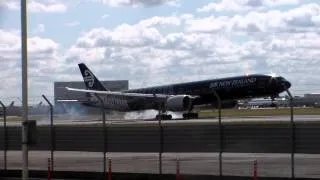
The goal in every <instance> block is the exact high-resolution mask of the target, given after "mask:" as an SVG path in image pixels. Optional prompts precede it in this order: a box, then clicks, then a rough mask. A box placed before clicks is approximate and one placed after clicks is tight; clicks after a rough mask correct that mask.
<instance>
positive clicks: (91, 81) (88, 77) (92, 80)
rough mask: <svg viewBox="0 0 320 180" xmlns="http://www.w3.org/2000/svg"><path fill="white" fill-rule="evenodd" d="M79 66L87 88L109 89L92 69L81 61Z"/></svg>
mask: <svg viewBox="0 0 320 180" xmlns="http://www.w3.org/2000/svg"><path fill="white" fill-rule="evenodd" d="M78 66H79V69H80V71H81V74H82V77H83V81H84V83H85V85H86V88H87V89H90V90H98V91H107V89H106V88H105V87H104V86H103V85H102V83H101V82H100V81H99V80H98V78H97V77H96V76H95V75H94V74H93V73H92V72H91V71H90V69H89V68H88V67H87V66H86V65H85V64H84V63H80V64H78Z"/></svg>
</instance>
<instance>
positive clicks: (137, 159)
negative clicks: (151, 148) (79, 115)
mask: <svg viewBox="0 0 320 180" xmlns="http://www.w3.org/2000/svg"><path fill="white" fill-rule="evenodd" d="M0 153H2V152H0ZM48 157H50V152H49V151H30V152H29V169H32V170H47V167H48V166H47V165H48ZM106 157H107V159H111V163H112V172H126V173H154V174H157V173H159V154H158V153H107V154H106ZM178 160H179V163H180V173H181V174H194V175H195V174H196V175H219V156H218V154H217V153H163V154H162V167H163V171H162V172H163V173H164V174H175V173H176V167H177V166H176V165H177V161H178ZM255 160H257V164H258V166H257V172H258V175H259V177H291V161H290V160H291V159H290V154H251V153H223V156H222V168H223V169H222V172H223V175H226V176H249V177H250V176H252V175H253V167H254V166H253V164H254V161H255ZM0 162H1V164H0V167H1V168H3V162H4V161H3V156H0ZM106 166H107V169H108V162H107V163H106ZM7 167H8V169H21V152H20V151H9V152H8V164H7ZM319 168H320V155H318V154H317V155H307V154H296V155H295V177H303V178H320V171H319ZM54 170H56V171H78V172H103V153H97V152H63V151H56V152H54ZM106 171H108V170H106Z"/></svg>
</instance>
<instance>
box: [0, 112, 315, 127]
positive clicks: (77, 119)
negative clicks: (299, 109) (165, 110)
mask: <svg viewBox="0 0 320 180" xmlns="http://www.w3.org/2000/svg"><path fill="white" fill-rule="evenodd" d="M30 119H31V120H32V117H30ZM293 119H294V122H313V123H315V122H320V115H295V116H293ZM53 120H54V125H90V124H91V125H92V124H102V120H101V116H97V115H96V116H74V117H72V118H70V117H64V116H61V117H54V119H53ZM221 120H222V123H242V122H265V123H269V122H270V123H273V122H290V116H289V115H288V116H246V117H221ZM106 122H107V124H108V125H111V124H113V125H121V124H127V125H133V124H135V125H157V124H158V120H155V119H108V116H107V117H106ZM161 122H162V124H164V125H166V124H168V125H170V124H177V123H178V124H208V123H209V124H210V123H211V124H216V123H217V122H218V117H213V118H199V119H187V120H186V119H172V120H162V121H161ZM49 124H50V121H49V117H42V118H40V119H38V120H37V125H41V126H42V125H49ZM7 125H8V126H20V125H21V122H19V121H8V122H7ZM0 126H3V122H2V123H0Z"/></svg>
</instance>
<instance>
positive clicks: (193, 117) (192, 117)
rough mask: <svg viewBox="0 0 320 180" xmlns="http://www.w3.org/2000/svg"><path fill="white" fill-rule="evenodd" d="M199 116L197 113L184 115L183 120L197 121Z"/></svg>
mask: <svg viewBox="0 0 320 180" xmlns="http://www.w3.org/2000/svg"><path fill="white" fill-rule="evenodd" d="M198 118H199V115H198V113H184V114H183V119H198Z"/></svg>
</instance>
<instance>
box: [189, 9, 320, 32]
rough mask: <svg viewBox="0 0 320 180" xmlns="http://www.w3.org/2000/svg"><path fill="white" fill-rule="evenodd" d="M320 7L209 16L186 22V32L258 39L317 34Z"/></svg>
mask: <svg viewBox="0 0 320 180" xmlns="http://www.w3.org/2000/svg"><path fill="white" fill-rule="evenodd" d="M319 16H320V5H319V4H306V5H301V6H299V7H296V8H293V9H290V10H288V11H279V10H270V11H266V12H257V11H250V12H248V13H246V14H241V15H235V16H218V17H215V16H209V17H205V18H190V19H188V20H186V25H187V26H186V29H187V30H188V31H192V32H225V33H226V32H227V33H246V34H248V35H256V34H257V33H258V35H260V34H261V33H282V32H283V33H286V32H292V33H294V32H317V31H319V25H320V23H319Z"/></svg>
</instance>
